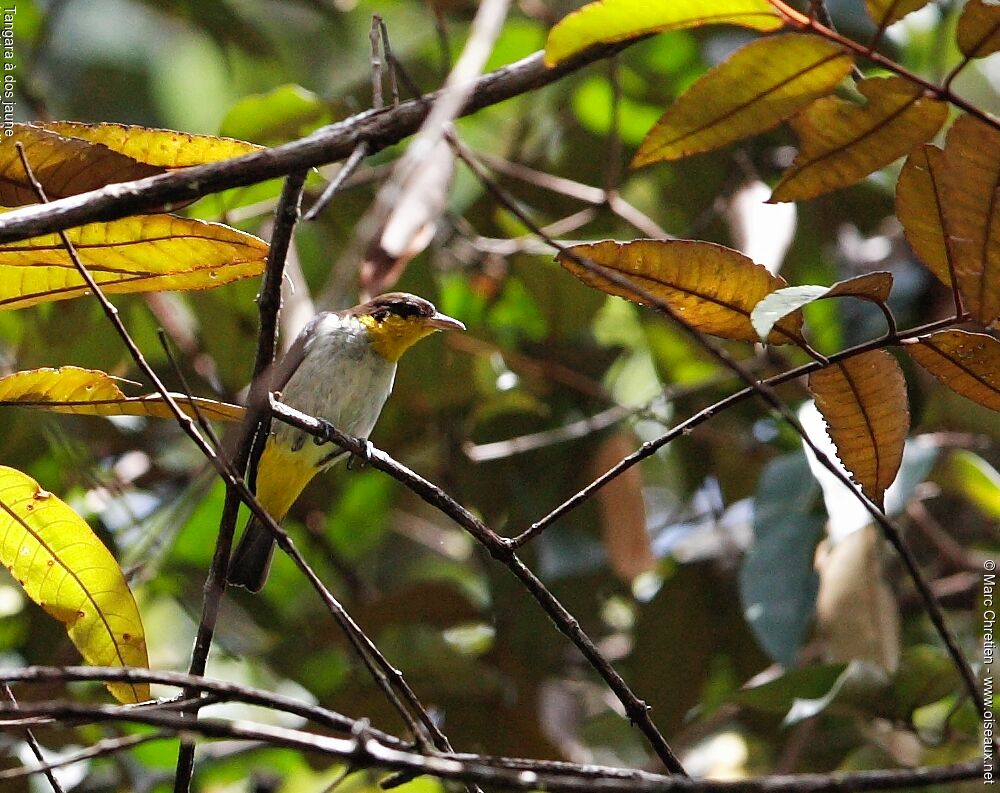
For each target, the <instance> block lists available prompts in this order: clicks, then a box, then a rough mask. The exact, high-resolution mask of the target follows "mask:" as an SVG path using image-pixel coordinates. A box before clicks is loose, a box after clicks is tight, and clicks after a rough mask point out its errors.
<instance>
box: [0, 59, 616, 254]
mask: <svg viewBox="0 0 1000 793" xmlns="http://www.w3.org/2000/svg"><path fill="white" fill-rule="evenodd" d="M634 43H635V42H634V41H632V42H621V43H618V44H607V45H601V46H598V47H593V48H591V49H589V50H587V51H586V52H584V53H581V54H580V55H578V56H576V57H575V58H571V59H569V60H567V61H566V62H565V63H562V64H560V65H559V66H556V67H554V68H552V69H547V68H546V67H545V64H544V62H543V60H542V53H541V52H536V53H534V54H532V55H529V56H528V57H527V58H523V59H522V60H520V61H517V62H515V63H512V64H510V65H508V66H504V67H503V68H501V69H497V70H496V71H493V72H489V73H487V74H484V75H483V76H482V77H480V78H479V79H478V80H477V81H476V83H475V87H474V88H473V90H472V94H471V96H470V97H469V100H468V101H467V102H466V104H465V105H464V107H463V108H462V112H461V114H460V115H469V114H471V113H474V112H476V111H477V110H481V109H482V108H484V107H488V106H490V105H495V104H498V103H499V102H502V101H504V100H505V99H510V98H512V97H515V96H518V95H520V94H524V93H528V92H529V91H533V90H535V89H536V88H539V87H541V86H543V85H548V84H549V83H553V82H555V81H556V80H559V79H561V78H562V77H565V76H566V75H567V74H572V73H573V72H576V71H578V70H580V69H581V68H583V67H584V66H587V65H588V64H591V63H594V62H595V61H599V60H601V59H603V58H607V57H610V56H611V55H614V54H616V53H618V52H621V51H622V50H623V49H625V48H627V47H629V46H631V45H632V44H634ZM439 93H440V92H434V93H431V94H427V95H425V96H422V97H418V98H417V99H412V100H410V101H407V102H403V103H401V104H400V105H398V106H396V107H390V108H384V109H382V110H369V111H366V112H364V113H359V114H357V115H355V116H351V117H350V118H348V119H345V120H344V121H340V122H338V123H336V124H331V125H330V126H327V127H323V128H322V129H319V130H317V131H316V132H314V133H312V134H311V135H308V136H307V137H305V138H301V139H300V140H296V141H292V142H291V143H286V144H284V145H282V146H277V147H275V148H273V149H266V150H264V151H260V152H255V153H254V154H249V155H246V156H244V157H237V158H235V159H232V160H222V161H220V162H216V163H210V164H208V165H198V166H195V167H192V168H183V169H180V170H177V171H173V172H171V173H166V174H162V175H160V176H153V177H149V178H147V179H137V180H136V181H133V182H122V183H119V184H112V185H108V186H107V187H102V188H101V189H100V190H92V191H90V192H88V193H81V194H80V195H75V196H70V197H68V198H62V199H60V200H58V201H52V202H50V203H49V204H47V205H45V206H31V207H24V208H21V209H15V210H13V211H11V212H7V213H5V214H4V215H3V217H2V218H0V242H14V241H16V240H22V239H26V238H28V237H33V236H37V235H39V234H45V233H50V232H54V231H59V230H63V229H68V228H72V227H73V226H79V225H82V224H84V223H90V222H94V221H98V220H101V221H106V220H113V219H115V218H122V217H126V216H127V215H132V214H135V213H138V212H144V211H150V210H153V209H157V208H160V207H163V206H164V205H169V204H179V203H182V202H185V201H191V200H194V199H196V198H201V197H202V196H205V195H209V194H211V193H217V192H219V191H221V190H226V189H228V188H230V187H245V186H246V185H250V184H256V183H257V182H262V181H265V180H267V179H273V178H275V177H281V176H285V175H286V174H289V173H292V172H294V171H298V170H302V169H307V168H313V167H316V166H319V165H323V164H325V163H330V162H335V161H337V160H342V159H344V158H345V157H348V156H350V154H351V152H352V151H354V149H355V147H356V146H357V145H358V144H359V143H361V142H362V141H367V142H368V144H369V154H373V153H375V152H378V151H381V150H382V149H384V148H386V147H387V146H391V145H393V144H394V143H398V142H399V141H400V140H402V139H403V138H406V137H407V136H409V135H412V134H413V133H414V132H416V131H417V129H418V128H419V127H420V125H421V124H422V123H423V121H424V119H425V118H426V116H427V114H428V112H429V110H430V108H431V106H432V105H433V104H434V100H435V99H436V98H437V96H438V94H439Z"/></svg>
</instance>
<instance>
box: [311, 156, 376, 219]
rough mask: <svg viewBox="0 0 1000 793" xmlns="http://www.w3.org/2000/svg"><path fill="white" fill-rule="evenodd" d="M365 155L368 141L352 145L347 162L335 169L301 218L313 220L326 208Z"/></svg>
mask: <svg viewBox="0 0 1000 793" xmlns="http://www.w3.org/2000/svg"><path fill="white" fill-rule="evenodd" d="M367 156H368V141H364V140H362V141H359V142H358V145H357V146H355V147H354V151H352V152H351V155H350V156H349V157H348V158H347V162H345V163H344V164H343V165H342V166H341V168H340V170H339V171H337V174H336V175H335V176H334V177H333V179H331V180H330V184H328V185H327V186H326V189H324V190H323V192H322V194H321V195H320V197H319V198H317V199H316V203H314V204H313V205H312V206H311V207H309V211H308V212H306V214H305V215H304V216H303V217H302V219H303V220H305V221H310V220H315V219H316V218H317V217H318V216H319V213H320V212H322V211H323V210H324V209H326V206H327V204H329V203H330V202H331V201H332V200H333V197H334V196H335V195H337V193H338V192H340V188H341V187H343V185H344V182H346V181H347V179H348V177H350V176H351V174H353V173H354V172H355V171H356V170H357V169H358V166H360V165H361V163H362V162H363V161H364V159H365V157H367Z"/></svg>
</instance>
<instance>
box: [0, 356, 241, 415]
mask: <svg viewBox="0 0 1000 793" xmlns="http://www.w3.org/2000/svg"><path fill="white" fill-rule="evenodd" d="M171 396H172V397H173V398H174V401H176V402H177V406H178V407H179V408H181V410H183V411H184V413H186V414H187V415H188V416H190V417H191V418H195V417H196V413H195V408H197V410H198V412H200V413H201V415H202V416H204V417H205V418H206V419H209V420H212V421H240V420H241V419H242V418H243V408H242V407H240V406H239V405H229V404H227V403H225V402H217V401H215V400H213V399H202V398H199V397H195V398H194V407H192V405H191V402H192V400H190V399H189V398H188V397H187V396H185V395H183V394H173V393H172V394H171ZM0 407H28V408H36V409H38V410H50V411H52V412H54V413H77V414H83V415H90V416H153V417H157V418H174V414H173V413H172V412H171V410H170V406H169V405H167V403H166V402H165V401H164V400H163V397H161V396H160V395H159V394H146V395H144V396H136V397H129V396H126V395H125V394H124V393H122V391H121V389H119V388H118V385H117V383H115V381H114V378H112V377H111V376H110V375H108V374H105V373H104V372H100V371H97V370H96V369H81V368H79V367H76V366H63V367H60V368H59V369H48V368H45V369H31V370H29V371H24V372H14V374H10V375H7V376H6V377H0Z"/></svg>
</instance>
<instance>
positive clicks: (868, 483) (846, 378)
mask: <svg viewBox="0 0 1000 793" xmlns="http://www.w3.org/2000/svg"><path fill="white" fill-rule="evenodd" d="M809 390H810V391H811V392H812V394H813V396H814V397H815V398H816V407H817V408H818V409H819V412H820V413H822V414H823V418H824V419H825V420H826V424H827V427H828V430H829V433H830V439H831V440H832V441H833V442H834V444H835V445H836V447H837V456H838V457H839V458H840V461H841V462H842V463H843V464H844V467H845V468H846V469H847V470H848V471H850V472H851V474H852V476H853V479H854V481H855V482H856V483H857V484H858V485H859V486H860V487H861V489H862V490H863V491H864V493H865V495H867V496H868V498H870V499H871V500H872V501H873V502H874V503H875V504H877V505H878V506H879V507H880V508H881V507H882V503H883V498H884V496H885V491H886V489H887V488H888V487H889V485H891V484H892V482H893V480H894V479H895V478H896V473H897V471H899V464H900V462H902V459H903V445H904V443H905V442H906V433H907V432H908V431H909V428H910V409H909V406H908V403H907V400H906V381H905V380H904V378H903V370H902V369H900V368H899V364H898V363H896V359H895V358H893V357H892V355H890V354H889V353H888V352H886V351H885V350H872V351H871V352H866V353H862V354H861V355H856V356H854V357H852V358H848V359H846V360H844V361H841V362H840V363H835V364H832V365H831V366H828V367H827V368H825V369H821V370H819V371H818V372H813V373H812V374H811V375H809Z"/></svg>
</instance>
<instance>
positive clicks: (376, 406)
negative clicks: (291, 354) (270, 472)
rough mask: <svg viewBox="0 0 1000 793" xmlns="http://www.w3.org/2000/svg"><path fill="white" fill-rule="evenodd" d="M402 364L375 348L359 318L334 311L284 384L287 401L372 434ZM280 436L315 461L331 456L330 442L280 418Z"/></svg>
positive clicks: (354, 431) (344, 427) (343, 427)
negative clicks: (315, 439)
mask: <svg viewBox="0 0 1000 793" xmlns="http://www.w3.org/2000/svg"><path fill="white" fill-rule="evenodd" d="M395 375H396V364H395V363H394V362H391V361H387V360H386V359H385V358H383V357H382V356H380V355H379V354H378V353H376V352H375V350H374V348H373V347H372V345H371V343H370V342H369V341H368V339H367V330H366V329H365V328H364V326H363V325H361V323H360V322H358V321H357V320H356V319H354V318H350V317H348V318H343V317H340V316H338V315H336V314H330V315H328V316H327V317H326V318H325V319H324V320H323V322H322V323H321V324H320V325H319V326H318V327H317V329H316V335H315V337H314V338H313V339H312V340H311V342H310V343H309V344H308V346H307V347H306V350H305V355H304V357H303V360H302V363H301V364H300V365H299V367H298V369H297V370H296V371H295V373H294V374H293V375H292V376H291V378H289V380H288V382H287V383H286V385H285V387H284V388H283V389H282V390H281V393H282V401H283V402H284V403H285V404H287V405H290V406H291V407H294V408H296V409H297V410H301V411H302V412H303V413H307V414H309V415H311V416H317V417H319V418H325V419H326V420H327V421H329V422H331V423H332V424H333V425H334V426H335V427H336V428H337V429H339V430H340V431H341V432H344V433H346V434H348V435H353V436H355V437H359V438H367V437H368V435H369V434H370V433H371V431H372V429H373V428H374V427H375V422H376V421H377V420H378V416H379V413H381V412H382V406H383V405H384V404H385V401H386V399H388V397H389V392H390V391H391V390H392V383H393V379H394V378H395ZM274 433H275V438H274V440H275V441H276V442H277V443H278V444H279V445H281V446H285V447H287V448H290V449H292V450H300V451H301V453H304V454H306V455H308V456H309V457H310V458H315V459H314V460H313V463H314V464H319V463H320V462H321V461H322V460H325V459H326V458H327V457H328V456H329V455H330V452H331V449H330V447H329V446H317V445H316V444H315V443H313V440H312V438H311V437H310V436H308V435H306V434H305V433H303V432H302V431H301V430H297V429H295V428H294V427H290V426H288V425H286V424H280V423H276V426H275V428H274Z"/></svg>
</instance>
